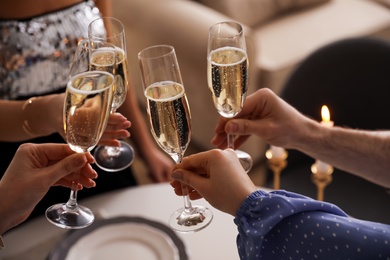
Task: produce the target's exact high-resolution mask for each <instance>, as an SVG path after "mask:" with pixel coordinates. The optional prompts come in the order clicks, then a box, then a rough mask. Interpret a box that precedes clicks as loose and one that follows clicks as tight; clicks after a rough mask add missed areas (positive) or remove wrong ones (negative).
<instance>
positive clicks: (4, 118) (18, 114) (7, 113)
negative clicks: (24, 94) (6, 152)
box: [0, 94, 63, 142]
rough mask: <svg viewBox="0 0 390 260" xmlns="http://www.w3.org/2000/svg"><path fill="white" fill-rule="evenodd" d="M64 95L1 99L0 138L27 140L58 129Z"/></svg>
mask: <svg viewBox="0 0 390 260" xmlns="http://www.w3.org/2000/svg"><path fill="white" fill-rule="evenodd" d="M62 107H63V96H62V95H61V94H60V95H50V96H44V97H36V98H32V99H29V100H24V101H9V100H1V101H0V110H1V111H2V113H1V114H0V122H3V123H2V124H0V133H1V134H0V140H1V141H11V142H12V141H25V140H29V139H32V138H34V137H39V136H46V135H49V134H52V133H54V132H56V131H57V129H58V128H59V125H60V124H61V122H60V121H61V119H62Z"/></svg>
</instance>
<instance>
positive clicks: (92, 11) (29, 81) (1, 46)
mask: <svg viewBox="0 0 390 260" xmlns="http://www.w3.org/2000/svg"><path fill="white" fill-rule="evenodd" d="M98 17H99V10H98V9H97V7H95V5H94V3H93V1H88V2H82V3H80V4H77V5H74V6H71V7H68V8H66V9H62V10H59V11H56V12H52V13H49V14H45V15H42V16H38V17H34V18H31V19H28V20H1V21H0V98H1V99H9V100H14V99H20V98H26V97H31V96H37V95H43V94H47V93H51V92H56V91H58V90H60V89H62V88H64V87H65V86H66V83H67V80H68V74H69V67H70V63H71V60H72V58H73V54H74V51H75V49H76V46H77V42H78V41H79V40H81V39H83V38H86V37H88V24H89V23H90V22H91V21H92V20H93V19H95V18H98Z"/></svg>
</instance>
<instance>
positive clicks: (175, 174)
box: [171, 171, 183, 180]
mask: <svg viewBox="0 0 390 260" xmlns="http://www.w3.org/2000/svg"><path fill="white" fill-rule="evenodd" d="M171 177H172V178H173V179H175V180H181V179H183V173H182V172H181V171H174V172H172V174H171Z"/></svg>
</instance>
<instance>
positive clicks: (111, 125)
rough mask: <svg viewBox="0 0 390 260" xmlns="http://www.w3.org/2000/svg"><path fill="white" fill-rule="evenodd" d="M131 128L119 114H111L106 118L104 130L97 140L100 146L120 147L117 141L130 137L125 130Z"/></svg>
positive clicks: (128, 122)
mask: <svg viewBox="0 0 390 260" xmlns="http://www.w3.org/2000/svg"><path fill="white" fill-rule="evenodd" d="M130 126H131V122H130V121H129V120H127V119H126V117H124V116H123V115H122V114H120V113H112V114H111V115H110V117H109V118H108V123H107V126H106V129H105V130H104V132H103V135H102V137H101V138H100V140H99V143H98V145H101V146H120V141H119V140H118V139H123V138H128V137H130V132H129V131H127V130H126V129H127V128H129V127H130Z"/></svg>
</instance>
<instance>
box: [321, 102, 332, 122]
mask: <svg viewBox="0 0 390 260" xmlns="http://www.w3.org/2000/svg"><path fill="white" fill-rule="evenodd" d="M321 116H322V121H324V122H329V121H330V113H329V109H328V107H327V106H325V105H323V106H322V108H321Z"/></svg>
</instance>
